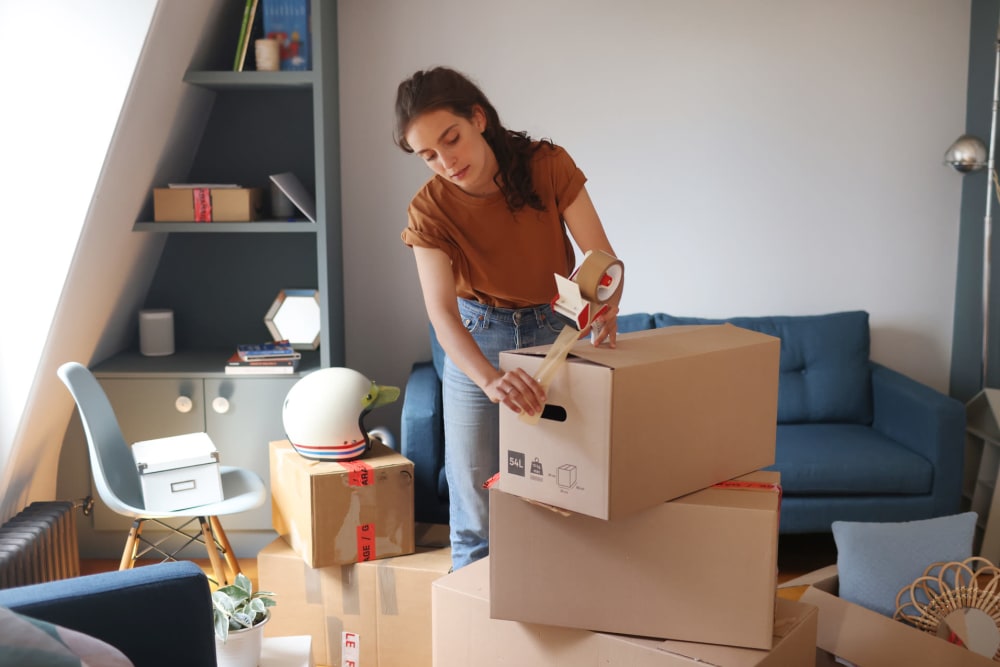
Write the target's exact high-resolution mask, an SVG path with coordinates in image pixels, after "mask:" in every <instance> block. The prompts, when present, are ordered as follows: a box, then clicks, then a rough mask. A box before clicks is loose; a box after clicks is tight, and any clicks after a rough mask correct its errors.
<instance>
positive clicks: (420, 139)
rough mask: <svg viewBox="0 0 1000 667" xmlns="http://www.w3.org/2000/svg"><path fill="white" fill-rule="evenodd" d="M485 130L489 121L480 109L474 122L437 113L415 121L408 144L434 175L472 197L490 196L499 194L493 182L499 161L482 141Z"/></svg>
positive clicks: (427, 114) (407, 139) (456, 116)
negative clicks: (444, 179) (494, 193)
mask: <svg viewBox="0 0 1000 667" xmlns="http://www.w3.org/2000/svg"><path fill="white" fill-rule="evenodd" d="M485 128H486V117H485V115H484V114H483V111H482V109H480V108H479V107H476V110H475V112H474V113H473V115H472V119H471V120H469V119H465V118H463V117H462V116H458V115H456V114H454V113H452V112H451V111H449V110H448V109H437V110H435V111H428V112H427V113H423V114H421V115H419V116H417V117H416V118H415V119H413V121H412V122H411V123H410V127H409V129H407V131H406V142H407V143H408V144H409V145H410V147H411V148H412V149H413V152H414V153H416V154H417V155H418V156H420V158H421V159H422V160H423V161H424V162H425V163H426V164H427V166H428V167H430V168H431V171H433V172H434V173H435V174H439V175H440V176H442V177H443V178H446V179H448V180H449V181H451V182H452V183H454V184H455V185H457V186H458V187H460V188H462V189H463V190H465V191H466V192H468V193H469V194H471V195H480V196H481V195H488V194H492V193H493V192H496V191H497V186H496V184H495V183H494V182H493V175H494V174H496V172H497V160H496V156H495V155H494V154H493V149H491V148H490V145H489V144H488V143H486V139H484V138H483V135H482V132H483V130H484V129H485Z"/></svg>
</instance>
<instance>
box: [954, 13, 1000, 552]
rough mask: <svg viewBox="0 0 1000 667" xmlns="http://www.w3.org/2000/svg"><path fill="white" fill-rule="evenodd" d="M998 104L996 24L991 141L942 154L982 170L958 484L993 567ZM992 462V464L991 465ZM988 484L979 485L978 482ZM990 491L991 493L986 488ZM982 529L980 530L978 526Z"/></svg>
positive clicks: (997, 543) (999, 425) (997, 437)
mask: <svg viewBox="0 0 1000 667" xmlns="http://www.w3.org/2000/svg"><path fill="white" fill-rule="evenodd" d="M998 102H1000V25H998V26H997V39H996V65H995V67H994V74H993V117H992V120H991V122H990V143H989V146H988V147H987V144H986V143H984V142H983V140H982V139H980V138H978V137H974V136H972V135H969V134H963V135H962V136H960V137H959V138H958V139H956V140H955V143H953V144H952V145H951V146H950V147H949V148H948V150H947V151H946V152H945V155H944V159H945V162H947V163H948V164H950V165H951V166H952V167H954V168H955V169H956V170H957V171H959V172H960V173H963V174H966V173H968V172H970V171H977V170H979V169H982V168H984V167H985V168H986V214H985V216H984V218H983V293H982V297H983V302H982V316H983V341H982V344H983V347H982V358H981V363H982V368H981V373H982V374H981V384H980V391H979V393H978V394H977V395H976V396H974V397H973V398H972V400H970V401H969V402H968V403H967V404H966V424H967V426H968V427H969V429H970V432H974V433H977V434H980V435H981V436H982V437H979V436H978V435H977V436H975V437H970V436H969V435H968V434H967V435H966V442H965V471H964V481H963V489H962V492H963V496H964V497H966V498H967V499H968V502H969V509H972V510H975V511H976V512H979V516H980V519H981V520H983V521H985V524H980V523H979V522H977V530H976V538H975V543H976V544H977V546H976V552H977V553H978V554H979V555H980V556H982V557H984V558H987V559H989V560H991V561H993V562H994V563H997V562H1000V497H998V492H1000V485H998V484H997V483H996V482H997V479H998V477H1000V470H998V467H997V465H996V460H997V458H996V457H995V456H987V451H990V452H993V453H996V452H998V451H1000V391H997V390H993V389H989V388H987V381H986V379H987V370H988V368H989V365H988V362H989V331H990V278H991V275H990V274H991V272H992V258H991V254H992V253H991V252H990V244H991V239H992V236H993V198H994V196H996V194H997V190H998V183H997V173H996V169H995V168H994V164H995V163H994V146H995V145H996V133H997V110H998ZM991 461H992V464H991V463H990V462H991ZM984 478H985V481H992V484H987V485H983V484H980V483H979V482H980V481H981V480H984ZM989 487H992V489H991V490H990V491H987V490H986V489H987V488H989ZM980 527H981V528H982V532H980V529H979V528H980Z"/></svg>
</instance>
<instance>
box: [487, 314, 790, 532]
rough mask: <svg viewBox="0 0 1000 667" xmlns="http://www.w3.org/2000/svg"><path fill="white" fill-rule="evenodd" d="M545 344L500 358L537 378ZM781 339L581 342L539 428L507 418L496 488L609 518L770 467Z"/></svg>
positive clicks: (708, 336)
mask: <svg viewBox="0 0 1000 667" xmlns="http://www.w3.org/2000/svg"><path fill="white" fill-rule="evenodd" d="M548 349H549V346H542V347H535V348H525V349H522V350H517V351H510V352H502V353H501V354H500V368H501V369H503V370H510V369H513V368H517V367H521V368H524V369H525V370H526V371H528V373H530V374H535V373H536V372H537V370H538V368H539V366H541V363H542V361H543V359H544V355H545V353H546V352H547V351H548ZM779 351H780V341H779V339H777V338H774V337H772V336H767V335H765V334H761V333H757V332H754V331H749V330H747V329H742V328H739V327H735V326H732V325H729V324H725V325H712V326H681V327H665V328H661V329H653V330H648V331H639V332H635V333H630V334H622V335H620V336H619V337H618V345H617V347H616V348H615V349H611V348H609V347H607V346H602V347H599V348H595V347H593V346H592V345H591V344H590V343H589V342H588V341H580V342H578V343H577V344H576V345H575V346H574V347H573V348H572V350H571V351H570V356H569V358H568V359H567V362H566V363H565V364H564V365H563V367H562V368H561V369H560V370H559V371H557V372H556V375H555V377H554V378H553V380H552V383H551V384H550V386H549V390H548V392H547V393H548V405H547V406H546V412H544V413H543V415H542V419H541V420H539V421H538V423H536V424H529V423H526V422H524V421H521V419H520V418H519V417H518V415H517V414H515V413H514V412H513V411H511V410H507V409H502V410H501V411H500V461H501V465H500V482H499V484H500V489H501V490H503V491H506V492H507V493H513V494H514V495H518V496H523V497H525V498H531V499H533V500H538V501H540V502H543V503H547V504H549V505H554V506H556V507H562V508H564V509H568V510H571V511H573V512H579V513H580V514H587V515H589V516H594V517H598V518H600V519H610V518H618V517H623V516H627V515H629V514H631V513H633V512H637V511H639V510H642V509H646V508H649V507H652V506H654V505H657V504H659V503H662V502H664V501H666V500H670V499H671V498H677V497H679V496H682V495H684V494H686V493H691V492H692V491H696V490H698V489H703V488H705V487H708V486H711V485H712V484H714V483H716V482H720V481H722V480H727V479H732V478H733V477H737V476H739V475H743V474H745V473H748V472H752V471H754V470H759V469H761V468H765V467H767V466H769V465H772V464H773V463H774V447H775V433H776V429H777V414H778V356H779Z"/></svg>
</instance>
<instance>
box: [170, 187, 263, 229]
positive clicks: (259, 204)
mask: <svg viewBox="0 0 1000 667" xmlns="http://www.w3.org/2000/svg"><path fill="white" fill-rule="evenodd" d="M263 209H264V191H263V190H261V189H260V188H154V189H153V221H154V222H251V221H254V220H258V219H260V217H261V213H262V212H263Z"/></svg>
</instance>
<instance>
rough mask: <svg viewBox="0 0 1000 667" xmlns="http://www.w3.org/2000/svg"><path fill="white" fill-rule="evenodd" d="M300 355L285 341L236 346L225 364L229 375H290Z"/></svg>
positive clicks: (296, 368) (297, 363) (296, 366)
mask: <svg viewBox="0 0 1000 667" xmlns="http://www.w3.org/2000/svg"><path fill="white" fill-rule="evenodd" d="M301 358H302V353H300V352H296V351H295V350H293V349H292V346H291V344H289V342H288V341H287V340H279V341H274V342H272V343H257V344H246V345H237V346H236V352H234V353H233V356H231V357H229V361H228V362H226V373H228V374H230V375H291V374H292V373H294V372H295V371H296V370H298V367H299V359H301Z"/></svg>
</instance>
